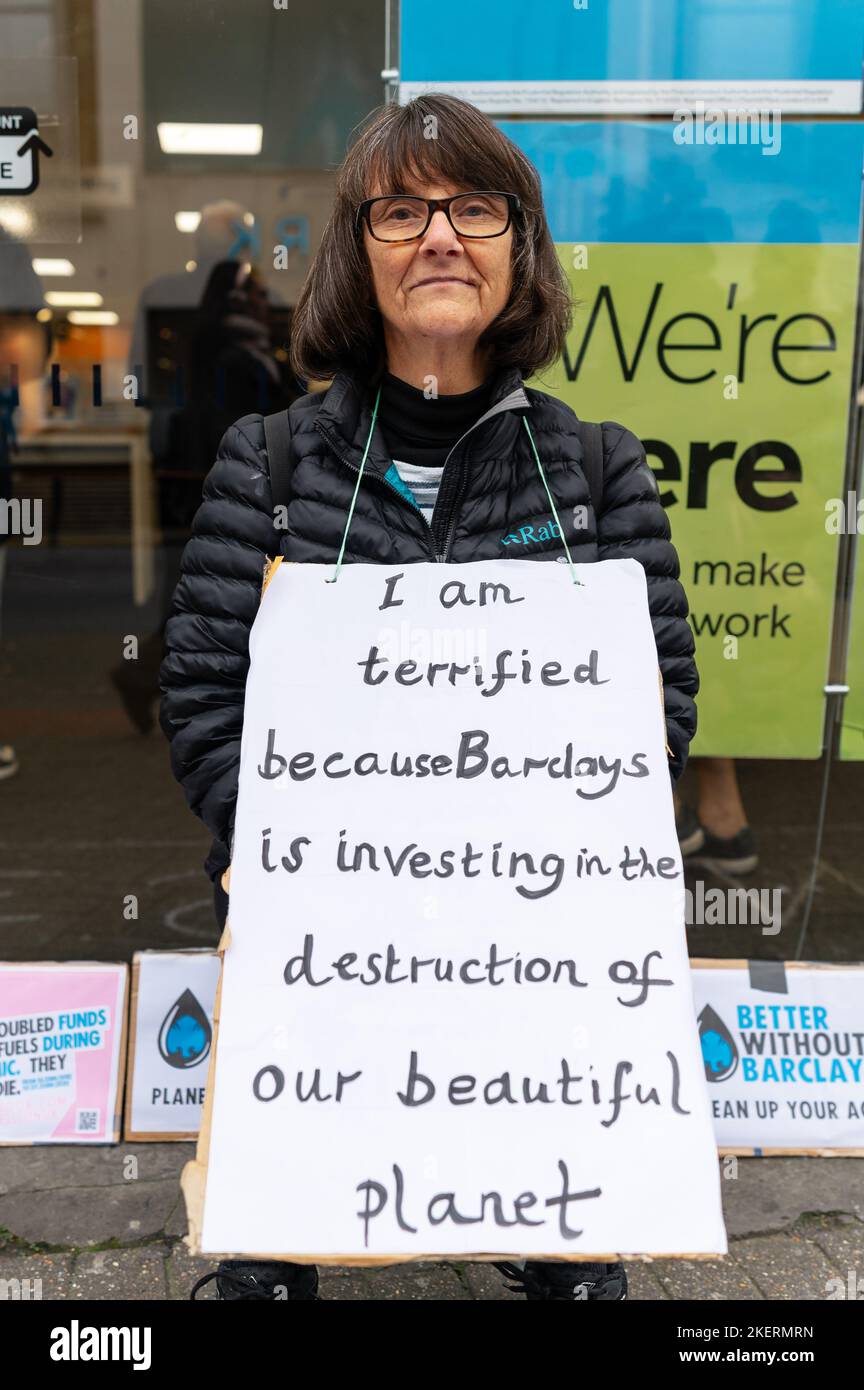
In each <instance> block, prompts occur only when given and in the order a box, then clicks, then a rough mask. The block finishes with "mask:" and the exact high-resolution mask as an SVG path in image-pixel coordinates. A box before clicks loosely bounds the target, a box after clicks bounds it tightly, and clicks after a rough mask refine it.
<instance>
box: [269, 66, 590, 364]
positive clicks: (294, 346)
mask: <svg viewBox="0 0 864 1390" xmlns="http://www.w3.org/2000/svg"><path fill="white" fill-rule="evenodd" d="M408 181H412V182H413V181H416V182H417V183H419V184H422V183H424V182H427V181H428V182H433V181H434V182H439V181H443V182H446V183H450V184H453V185H455V186H456V187H461V188H465V189H466V191H467V190H470V189H472V188H477V189H480V188H494V189H498V190H499V191H500V192H502V193H515V194H517V196H518V197H519V199H520V202H521V209H520V211H519V212H517V213H516V214H515V216H514V224H513V226H514V236H513V261H512V278H513V285H512V290H511V294H510V299H509V301H508V303H507V305H506V307H505V308H504V309H503V311H502V312H501V313H500V314H499V315H498V317H497V318H496V319H494V320H493V322H492V323H491V324H490V325H489V327H488V328H487V329H486V330H485V332H484V333H483V334H482V335H481V337H480V338H479V340H478V346H479V347H480V348H486V349H488V351H489V358H490V362H491V364H492V365H493V367H494V368H495V369H500V368H502V367H508V366H516V367H519V368H520V370H521V372H522V374H523V376H526V377H528V376H531V375H532V374H534V373H535V372H538V371H540V370H541V369H542V368H543V367H546V366H548V365H549V364H550V363H551V362H553V361H554V360H555V359H556V358H557V357H559V356H560V355H561V352H562V350H563V347H564V341H565V337H566V334H567V330H568V328H569V327H570V317H571V304H572V301H571V294H570V288H569V285H568V282H567V278H566V276H565V274H564V272H563V270H562V268H561V265H560V263H559V261H558V257H557V255H556V254H555V247H554V244H553V241H552V237H551V235H550V232H549V228H548V226H547V223H546V216H545V213H544V211H543V197H542V193H541V188H540V178H539V175H538V173H537V170H536V169H535V168H534V165H533V164H532V163H531V161H530V160H529V159H527V158H526V156H525V155H524V154H523V153H522V151H521V150H520V149H519V148H518V147H517V146H516V145H514V144H513V142H512V140H508V138H507V136H506V135H505V134H504V133H503V131H501V130H499V129H498V127H497V126H496V125H494V124H493V122H492V121H491V120H489V118H488V116H485V115H484V114H483V113H482V112H481V111H478V109H477V108H476V106H471V105H470V104H469V103H468V102H466V101H460V100H459V99H458V98H457V97H453V96H449V95H446V94H445V93H441V92H430V93H428V94H426V95H425V96H421V97H416V98H415V99H414V100H413V101H410V102H408V103H407V105H405V106H397V105H388V106H383V107H381V108H379V109H378V110H377V111H375V112H373V113H372V115H371V116H370V117H369V118H368V120H367V121H366V123H365V124H364V125H363V126H362V127H361V128H360V132H359V134H358V136H357V138H356V139H355V141H354V142H353V144H352V145H351V146H350V148H349V150H348V153H347V155H346V156H345V159H344V161H343V163H342V165H341V167H340V169H339V175H338V179H337V183H336V200H335V204H334V207H333V211H332V213H331V215H330V219H329V221H328V223H327V226H326V228H325V230H324V235H323V238H322V240H321V245H320V246H319V248H318V251H317V254H316V256H315V259H314V260H313V262H312V265H311V266H310V268H309V273H308V275H307V277H306V281H305V283H304V285H303V289H302V290H301V293H300V298H299V300H298V303H297V307H296V309H295V312H294V317H293V321H292V325H291V361H292V365H293V367H294V370H295V371H296V372H297V373H298V375H299V376H301V377H304V378H306V379H307V380H308V379H310V378H311V379H319V380H320V379H328V378H330V377H332V376H334V375H335V373H336V372H337V371H346V372H349V373H350V374H351V375H353V376H355V377H358V378H360V379H364V380H367V381H368V380H373V379H374V378H375V377H376V376H377V375H379V374H380V372H382V371H383V370H384V365H385V349H384V336H383V331H382V324H381V314H380V311H379V310H378V307H377V304H376V302H375V291H374V287H373V283H372V274H371V270H370V267H369V262H368V258H367V256H366V250H365V247H364V244H363V233H362V230H361V229H360V228H358V226H357V220H356V213H357V207H358V205H359V204H360V203H361V202H362V201H363V200H364V199H365V198H369V197H372V196H373V194H374V192H375V191H376V189H380V191H381V192H385V193H407V192H409V191H410V189H409V187H408V186H407V184H408Z"/></svg>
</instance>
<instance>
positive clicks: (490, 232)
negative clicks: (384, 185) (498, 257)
mask: <svg viewBox="0 0 864 1390" xmlns="http://www.w3.org/2000/svg"><path fill="white" fill-rule="evenodd" d="M519 206H520V204H519V199H518V198H517V196H516V194H515V193H456V194H454V195H453V197H452V198H415V197H414V196H413V195H409V194H405V195H403V194H396V193H391V194H385V195H383V196H382V197H380V198H367V199H366V201H365V203H361V204H360V206H359V207H358V209H357V220H358V223H359V222H360V221H361V220H362V221H364V222H365V223H366V225H367V227H368V228H369V231H370V232H371V234H372V236H373V237H374V238H375V240H376V241H414V240H415V238H416V237H421V236H424V235H425V233H426V230H427V228H428V226H429V223H430V222H431V221H432V218H433V216H434V214H435V213H436V212H437V211H438V209H439V208H440V209H441V211H442V212H443V213H444V215H445V217H446V218H447V221H448V222H449V223H450V226H451V227H452V228H453V230H454V232H455V233H456V235H457V236H463V237H490V236H503V235H504V233H505V232H506V230H507V228H508V227H509V226H510V223H511V221H512V220H513V213H514V212H515V211H516V210H517V209H518V208H519Z"/></svg>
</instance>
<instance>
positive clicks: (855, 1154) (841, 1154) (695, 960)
mask: <svg viewBox="0 0 864 1390" xmlns="http://www.w3.org/2000/svg"><path fill="white" fill-rule="evenodd" d="M749 965H750V961H749V960H717V959H710V958H708V957H702V956H694V957H692V959H691V961H690V969H691V970H746V969H747V967H748V966H749ZM783 965H784V969H786V970H864V961H816V960H789V961H784V962H783ZM717 1152H718V1154H719V1155H720V1157H721V1158H864V1149H813V1148H810V1149H803V1148H802V1149H762V1148H758V1149H757V1148H746V1147H741V1146H737V1145H736V1146H728V1147H727V1146H718V1148H717Z"/></svg>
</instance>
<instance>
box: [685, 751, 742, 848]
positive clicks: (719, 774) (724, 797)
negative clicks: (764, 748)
mask: <svg viewBox="0 0 864 1390" xmlns="http://www.w3.org/2000/svg"><path fill="white" fill-rule="evenodd" d="M694 761H695V763H696V775H697V777H698V779H699V800H698V804H697V808H696V809H697V811H698V813H699V819H700V821H701V822H702V824H703V825H704V827H705V829H706V830H708V831H710V832H711V834H712V835H716V836H718V837H719V838H720V839H722V840H729V839H731V838H732V836H733V835H737V834H738V831H739V830H743V829H744V827H745V825H746V824H747V813H746V812H745V810H744V803H743V801H742V800H741V793H740V791H739V790H738V775H737V773H736V771H735V759H734V758H696V759H694Z"/></svg>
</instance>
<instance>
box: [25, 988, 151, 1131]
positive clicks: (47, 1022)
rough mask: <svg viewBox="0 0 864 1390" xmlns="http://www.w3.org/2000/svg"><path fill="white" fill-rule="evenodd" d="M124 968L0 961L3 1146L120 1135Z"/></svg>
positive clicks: (124, 1005) (124, 995)
mask: <svg viewBox="0 0 864 1390" xmlns="http://www.w3.org/2000/svg"><path fill="white" fill-rule="evenodd" d="M128 974H129V968H128V966H126V965H108V964H97V963H95V962H93V963H90V962H78V961H74V962H73V961H70V962H66V963H60V962H53V961H45V962H39V963H38V964H32V965H30V964H28V965H17V964H9V963H3V964H0V1143H3V1144H49V1143H53V1144H105V1143H113V1142H115V1141H116V1140H118V1139H119V1138H120V1097H121V1094H122V1088H123V1072H122V1066H121V1059H123V1058H125V1045H126V987H127V979H128Z"/></svg>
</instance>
